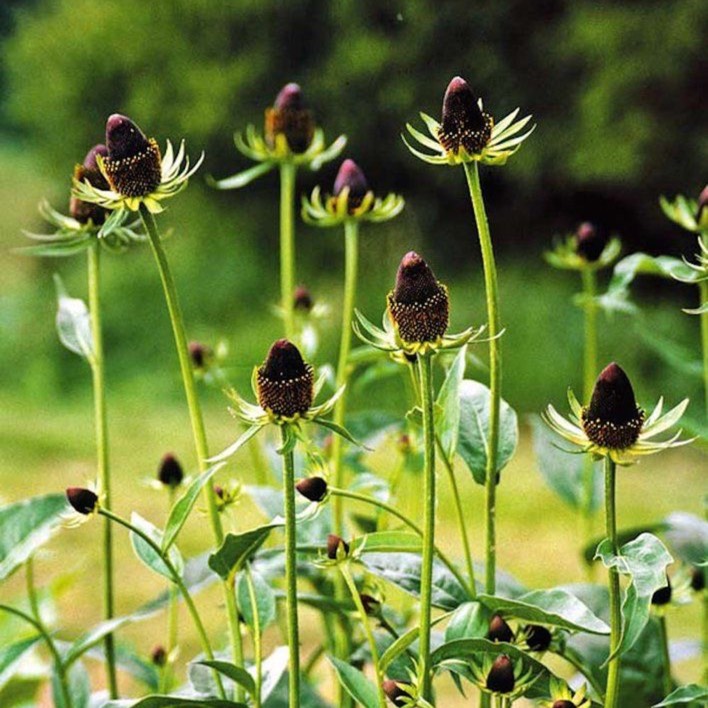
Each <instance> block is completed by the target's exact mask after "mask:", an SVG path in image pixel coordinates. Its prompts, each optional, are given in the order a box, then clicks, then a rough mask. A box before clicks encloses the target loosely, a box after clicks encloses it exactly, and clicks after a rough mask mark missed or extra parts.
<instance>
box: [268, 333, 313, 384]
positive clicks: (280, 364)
mask: <svg viewBox="0 0 708 708" xmlns="http://www.w3.org/2000/svg"><path fill="white" fill-rule="evenodd" d="M260 372H261V373H262V375H263V376H264V377H265V378H267V379H269V380H270V381H291V380H292V379H296V378H298V377H300V376H304V375H305V374H306V373H307V372H308V368H307V366H306V365H305V362H304V361H303V358H302V354H300V350H299V349H298V348H297V347H296V346H295V345H294V344H293V343H292V342H290V341H288V340H287V339H279V340H278V341H276V342H274V343H273V345H272V346H271V348H270V351H269V352H268V356H267V357H266V360H265V362H264V363H263V366H262V367H261V369H260Z"/></svg>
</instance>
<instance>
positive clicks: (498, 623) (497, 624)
mask: <svg viewBox="0 0 708 708" xmlns="http://www.w3.org/2000/svg"><path fill="white" fill-rule="evenodd" d="M487 639H489V640H490V641H492V642H513V641H514V633H513V632H512V631H511V627H510V626H509V625H508V624H507V623H506V622H505V621H504V618H503V617H502V616H501V615H494V616H493V617H492V619H491V620H489V630H488V631H487Z"/></svg>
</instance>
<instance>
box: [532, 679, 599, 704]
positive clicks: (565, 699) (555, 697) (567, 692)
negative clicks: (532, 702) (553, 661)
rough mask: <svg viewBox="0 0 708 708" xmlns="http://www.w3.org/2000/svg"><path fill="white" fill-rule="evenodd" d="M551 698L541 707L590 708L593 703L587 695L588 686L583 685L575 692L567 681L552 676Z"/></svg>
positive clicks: (543, 702)
mask: <svg viewBox="0 0 708 708" xmlns="http://www.w3.org/2000/svg"><path fill="white" fill-rule="evenodd" d="M550 684H551V685H550V688H551V698H550V700H548V701H542V703H541V705H542V706H546V708H590V706H591V705H592V702H591V701H590V699H589V698H588V697H587V696H586V695H585V694H586V692H587V685H586V684H582V686H580V688H579V689H578V690H577V691H573V690H572V689H571V688H570V687H569V686H568V684H567V683H566V682H565V681H561V680H560V679H559V678H557V677H556V676H551V682H550Z"/></svg>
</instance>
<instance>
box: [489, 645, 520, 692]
mask: <svg viewBox="0 0 708 708" xmlns="http://www.w3.org/2000/svg"><path fill="white" fill-rule="evenodd" d="M515 683H516V681H515V679H514V667H513V665H512V663H511V659H510V658H509V657H508V656H507V655H506V654H502V655H501V656H498V657H497V658H496V660H495V661H494V663H493V664H492V668H491V669H490V670H489V673H488V674H487V688H488V689H489V690H490V691H492V692H494V693H511V692H512V691H513V690H514V684H515Z"/></svg>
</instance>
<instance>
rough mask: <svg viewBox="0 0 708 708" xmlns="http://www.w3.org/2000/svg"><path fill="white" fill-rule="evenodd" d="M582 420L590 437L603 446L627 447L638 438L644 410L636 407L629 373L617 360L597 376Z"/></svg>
mask: <svg viewBox="0 0 708 708" xmlns="http://www.w3.org/2000/svg"><path fill="white" fill-rule="evenodd" d="M582 423H583V429H584V430H585V434H586V435H587V436H588V438H589V439H590V441H591V442H593V443H595V444H596V445H599V446H600V447H605V448H608V449H610V450H624V449H626V448H628V447H631V446H632V445H634V443H635V442H636V441H637V438H638V437H639V433H640V432H641V429H642V425H643V423H644V412H643V411H642V410H641V409H640V408H638V407H637V402H636V400H635V398H634V391H633V389H632V384H631V383H630V382H629V379H628V378H627V374H625V373H624V371H623V370H622V369H621V368H620V367H619V366H618V365H617V364H615V363H614V362H613V363H611V364H609V365H608V366H606V367H605V368H604V369H603V370H602V372H601V373H600V375H599V376H598V377H597V381H596V382H595V388H594V389H593V392H592V398H591V399H590V405H588V406H587V407H586V408H584V409H583V414H582Z"/></svg>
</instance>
